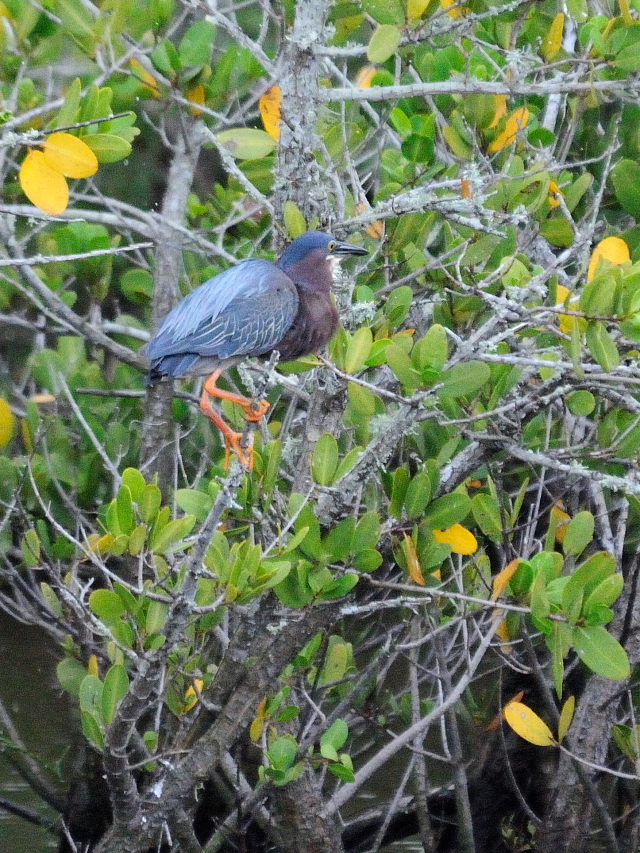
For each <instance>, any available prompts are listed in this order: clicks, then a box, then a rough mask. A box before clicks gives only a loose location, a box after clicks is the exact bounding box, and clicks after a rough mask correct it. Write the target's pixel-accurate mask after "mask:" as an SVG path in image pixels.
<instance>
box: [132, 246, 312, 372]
mask: <svg viewBox="0 0 640 853" xmlns="http://www.w3.org/2000/svg"><path fill="white" fill-rule="evenodd" d="M298 302H299V300H298V292H297V290H296V287H295V285H294V284H293V282H292V281H291V279H290V278H289V277H288V276H287V275H286V274H285V273H284V272H283V271H282V270H280V269H279V268H278V267H277V266H276V265H275V264H273V263H272V262H271V261H266V260H261V259H253V260H248V261H244V262H243V263H241V264H238V266H236V267H233V268H232V269H230V270H227V271H226V272H224V273H222V274H221V275H218V276H215V277H214V278H211V279H209V280H208V281H206V282H205V283H204V284H202V285H201V286H200V287H198V288H196V289H195V290H194V291H192V292H191V293H190V294H189V295H188V296H186V297H185V298H184V299H183V300H182V301H181V302H180V303H179V304H178V305H177V306H176V307H175V308H174V309H173V311H171V312H169V314H168V315H167V316H166V317H165V319H164V321H163V322H162V323H161V325H160V328H159V329H158V333H157V335H156V336H155V337H154V338H153V339H152V340H151V341H150V342H149V344H148V345H147V347H146V348H145V350H146V354H147V356H148V357H149V359H150V361H151V373H152V375H153V374H155V376H156V377H157V376H159V375H170V376H184V375H185V374H187V373H192V372H193V373H195V372H201V371H199V370H197V363H198V361H201V362H205V361H206V362H207V364H209V365H210V366H211V365H214V364H215V361H216V360H220V361H223V360H225V359H230V358H234V357H239V356H252V355H263V354H264V353H268V352H270V351H271V350H273V349H276V348H277V344H278V342H279V341H280V340H281V339H282V337H283V336H284V334H285V332H286V331H287V330H288V329H289V328H290V326H291V324H292V323H293V321H294V319H295V316H296V314H297V311H298ZM211 369H213V367H211Z"/></svg>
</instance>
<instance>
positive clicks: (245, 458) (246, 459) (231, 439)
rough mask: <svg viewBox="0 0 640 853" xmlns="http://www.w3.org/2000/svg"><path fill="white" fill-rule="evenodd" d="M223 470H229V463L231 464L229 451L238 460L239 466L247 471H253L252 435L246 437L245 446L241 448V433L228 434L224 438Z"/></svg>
mask: <svg viewBox="0 0 640 853" xmlns="http://www.w3.org/2000/svg"><path fill="white" fill-rule="evenodd" d="M224 447H225V451H224V470H225V471H228V470H229V463H230V462H231V451H233V452H234V453H235V454H236V456H237V457H238V459H239V460H240V464H241V465H244V467H245V468H247V469H248V470H249V471H253V433H250V435H249V436H248V437H247V446H246V447H243V445H242V433H241V432H233V431H231V432H229V433H227V434H226V435H225V437H224Z"/></svg>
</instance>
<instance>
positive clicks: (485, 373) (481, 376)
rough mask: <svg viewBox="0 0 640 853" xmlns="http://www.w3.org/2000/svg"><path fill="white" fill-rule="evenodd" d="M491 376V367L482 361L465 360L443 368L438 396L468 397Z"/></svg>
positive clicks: (455, 398)
mask: <svg viewBox="0 0 640 853" xmlns="http://www.w3.org/2000/svg"><path fill="white" fill-rule="evenodd" d="M490 378H491V368H490V367H489V365H488V364H486V363H485V362H484V361H467V362H465V363H464V364H456V365H455V366H454V367H451V368H450V369H449V370H445V371H444V372H443V373H442V375H441V377H440V381H441V382H442V385H443V387H442V388H441V389H440V390H439V391H438V396H439V397H441V398H443V399H448V398H452V399H454V400H457V399H459V398H460V397H469V396H471V395H472V394H475V392H476V391H479V390H480V388H482V386H483V385H484V384H485V383H486V382H488V381H489V379H490Z"/></svg>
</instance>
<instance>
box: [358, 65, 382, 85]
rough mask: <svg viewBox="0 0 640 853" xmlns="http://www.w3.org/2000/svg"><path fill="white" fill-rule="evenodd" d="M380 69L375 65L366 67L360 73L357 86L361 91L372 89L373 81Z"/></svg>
mask: <svg viewBox="0 0 640 853" xmlns="http://www.w3.org/2000/svg"><path fill="white" fill-rule="evenodd" d="M377 72H378V69H377V68H376V66H375V65H365V66H363V67H362V68H361V69H360V71H358V76H357V77H356V86H357V87H358V88H359V89H370V88H371V81H372V80H373V78H374V77H375V76H376V74H377Z"/></svg>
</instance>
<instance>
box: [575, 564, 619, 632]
mask: <svg viewBox="0 0 640 853" xmlns="http://www.w3.org/2000/svg"><path fill="white" fill-rule="evenodd" d="M623 587H624V579H623V577H622V575H619V574H615V575H610V576H609V577H608V578H605V579H604V580H603V581H601V582H600V583H599V584H598V585H597V586H596V588H595V589H594V590H593V592H592V593H591V595H590V596H589V597H588V598H587V599H586V601H585V602H584V606H583V611H584V616H585V619H587V620H589V617H590V615H591V614H592V613H593V611H595V610H596V609H598V611H599V612H602V610H601V608H608V607H609V605H610V604H613V602H614V601H617V599H618V598H619V597H620V593H621V592H622V589H623ZM607 621H609V620H608V619H607ZM592 624H595V623H592Z"/></svg>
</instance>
